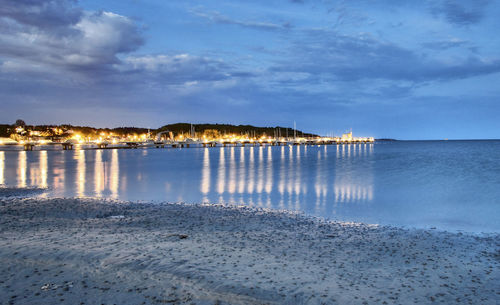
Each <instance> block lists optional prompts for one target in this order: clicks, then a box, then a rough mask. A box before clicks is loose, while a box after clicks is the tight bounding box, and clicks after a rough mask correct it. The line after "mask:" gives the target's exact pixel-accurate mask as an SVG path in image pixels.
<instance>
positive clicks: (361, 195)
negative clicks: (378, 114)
mask: <svg viewBox="0 0 500 305" xmlns="http://www.w3.org/2000/svg"><path fill="white" fill-rule="evenodd" d="M359 145H363V146H364V147H362V146H359V147H358V148H357V151H358V153H357V152H356V150H355V149H356V148H355V147H354V148H353V149H352V153H351V147H350V145H347V147H345V145H342V148H341V150H342V152H341V154H342V155H343V156H344V153H345V152H346V151H347V158H355V157H356V156H357V157H360V153H359V152H360V151H362V150H365V149H366V145H369V146H371V145H373V144H359ZM354 146H357V145H354ZM363 154H364V153H363ZM369 154H371V151H370V150H368V152H367V154H366V155H363V156H362V157H363V158H364V157H365V156H367V155H369ZM338 155H339V151H338V150H337V156H338ZM343 165H344V166H343V167H342V170H338V171H336V174H335V183H334V186H333V192H334V198H335V202H339V203H345V202H354V201H356V202H357V201H371V200H373V170H372V169H371V167H370V163H368V165H367V166H366V167H365V168H364V171H363V175H362V176H360V175H357V176H354V175H353V173H354V170H353V169H352V168H351V167H353V165H352V164H351V163H343Z"/></svg>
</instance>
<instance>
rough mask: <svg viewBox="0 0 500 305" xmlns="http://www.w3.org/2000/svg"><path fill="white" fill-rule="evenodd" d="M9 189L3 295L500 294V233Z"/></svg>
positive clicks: (367, 297)
mask: <svg viewBox="0 0 500 305" xmlns="http://www.w3.org/2000/svg"><path fill="white" fill-rule="evenodd" d="M2 195H3V196H2V197H1V198H0V260H1V261H0V273H1V274H2V277H1V278H0V296H1V303H2V304H58V303H61V304H414V303H415V304H417V303H418V304H429V303H433V302H434V303H439V304H498V303H499V301H500V271H499V262H500V252H499V250H500V237H499V235H498V234H490V235H471V234H462V233H447V232H440V231H438V230H416V229H412V230H407V229H400V228H394V227H379V226H373V225H366V224H356V223H338V222H326V221H324V220H321V219H315V218H311V217H306V216H303V215H298V214H291V213H286V212H278V211H267V210H259V209H250V208H244V207H233V208H231V207H224V206H215V205H187V204H148V203H128V202H119V201H106V200H97V199H43V198H35V197H25V198H22V197H23V192H22V191H19V192H16V190H9V191H4V192H3V194H2ZM25 196H29V195H25Z"/></svg>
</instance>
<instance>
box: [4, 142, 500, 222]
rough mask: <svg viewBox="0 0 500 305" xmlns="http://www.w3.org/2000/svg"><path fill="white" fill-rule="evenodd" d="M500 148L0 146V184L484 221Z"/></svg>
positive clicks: (316, 211) (493, 200)
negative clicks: (62, 148) (40, 148)
mask: <svg viewBox="0 0 500 305" xmlns="http://www.w3.org/2000/svg"><path fill="white" fill-rule="evenodd" d="M481 143H482V142H481ZM450 145H451V146H450ZM478 145H483V146H484V147H483V148H481V147H479V148H478ZM495 145H496V146H495ZM375 146H376V149H375ZM499 151H500V142H499V141H492V142H484V143H483V144H477V143H476V144H473V145H471V144H470V143H461V142H459V141H457V142H454V143H446V144H439V143H437V144H436V143H435V142H432V143H427V142H422V143H418V144H412V143H409V142H406V143H405V142H401V143H396V144H390V145H384V144H351V145H347V144H345V145H332V146H274V147H270V146H250V147H217V148H193V149H138V150H118V149H109V150H74V151H30V152H26V151H16V152H14V151H5V152H4V151H0V184H3V185H7V186H18V187H26V186H35V187H43V188H46V187H48V188H49V190H50V191H49V196H64V197H73V196H76V197H105V198H116V199H123V200H146V201H147V200H160V201H170V202H176V201H184V202H210V203H227V204H236V205H249V206H258V207H268V208H276V209H287V210H298V211H303V212H306V213H308V214H313V215H318V216H326V217H335V218H337V219H344V220H361V221H368V222H379V221H380V222H384V221H385V223H400V222H403V223H405V221H406V223H418V222H419V221H422V220H421V219H425V221H427V222H432V219H434V218H436V217H437V216H436V215H441V214H439V213H438V212H436V211H437V210H438V211H439V209H440V207H443V208H442V210H443V212H442V215H445V216H442V218H443V217H444V218H447V219H448V218H449V219H451V220H446V221H447V222H448V223H449V222H453V224H454V225H456V226H459V225H463V226H465V225H466V224H468V223H475V222H474V221H473V220H470V219H469V218H471V217H476V218H478V219H479V218H481V217H482V219H483V220H481V222H480V223H481V224H483V225H484V223H485V222H486V221H485V220H484V218H488V215H495V214H498V207H499V206H500V204H499V203H498V198H500V191H499V190H498V188H497V187H496V186H498V185H499V184H500V175H498V172H499V171H500V168H499V165H498V163H495V162H493V161H491V160H498V158H500V156H499V153H498V152H499ZM472 155H474V156H475V158H470V156H472ZM457 164H459V165H460V166H458V167H457ZM471 202H472V203H474V205H473V207H471V206H472V205H471ZM485 206H486V208H485ZM444 207H448V208H449V209H450V210H453V211H454V214H450V213H448V212H447V211H448V210H446V209H445V208H444ZM479 207H481V208H479ZM474 209H476V210H474ZM483 211H484V212H483ZM471 215H482V216H481V217H479V216H471ZM459 216H460V217H463V218H464V219H467V220H466V221H465V220H463V219H460V220H456V219H455V218H457V217H459ZM440 217H441V216H440ZM454 217H455V218H454ZM409 219H410V220H409ZM443 221H444V220H443ZM460 221H461V222H460ZM464 221H465V222H464ZM462 222H464V223H465V224H463V223H462ZM457 223H458V224H459V225H457Z"/></svg>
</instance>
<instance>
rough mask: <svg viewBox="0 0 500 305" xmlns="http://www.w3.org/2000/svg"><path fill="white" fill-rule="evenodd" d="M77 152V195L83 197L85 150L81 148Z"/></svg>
mask: <svg viewBox="0 0 500 305" xmlns="http://www.w3.org/2000/svg"><path fill="white" fill-rule="evenodd" d="M75 153H76V154H77V158H78V160H77V165H76V176H77V178H76V189H77V196H78V197H83V196H84V195H85V171H86V168H85V166H86V165H85V151H84V150H79V151H77V152H75Z"/></svg>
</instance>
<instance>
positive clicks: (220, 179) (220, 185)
mask: <svg viewBox="0 0 500 305" xmlns="http://www.w3.org/2000/svg"><path fill="white" fill-rule="evenodd" d="M225 160H226V158H225V156H224V147H221V148H220V152H219V170H218V173H217V192H218V193H219V194H222V193H224V188H225V183H226V165H225V164H226V161H225Z"/></svg>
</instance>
